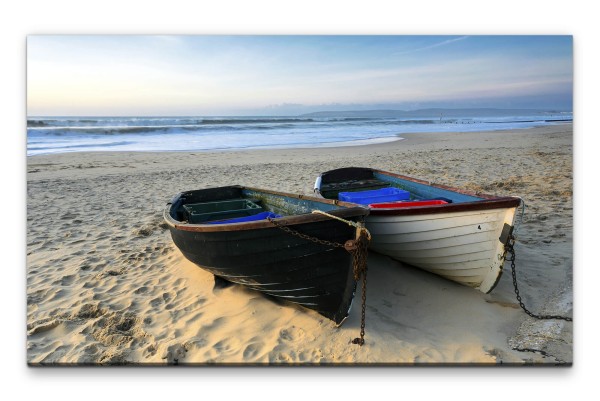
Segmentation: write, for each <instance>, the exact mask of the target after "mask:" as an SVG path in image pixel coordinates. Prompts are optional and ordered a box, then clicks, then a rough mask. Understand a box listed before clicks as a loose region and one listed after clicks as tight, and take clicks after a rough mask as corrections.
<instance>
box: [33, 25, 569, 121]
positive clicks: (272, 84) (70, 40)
mask: <svg viewBox="0 0 600 401" xmlns="http://www.w3.org/2000/svg"><path fill="white" fill-rule="evenodd" d="M572 98H573V43H572V37H571V36H460V35H459V36H216V35H215V36H135V35H98V36H84V35H71V36H35V35H34V36H29V37H28V38H27V114H28V115H30V116H36V115H37V116H51V115H95V116H101V115H295V114H300V113H304V112H311V111H318V110H354V109H356V110H365V109H380V108H386V109H403V110H410V109H416V108H427V107H449V108H459V107H469V108H471V107H497V108H551V109H563V110H571V108H572Z"/></svg>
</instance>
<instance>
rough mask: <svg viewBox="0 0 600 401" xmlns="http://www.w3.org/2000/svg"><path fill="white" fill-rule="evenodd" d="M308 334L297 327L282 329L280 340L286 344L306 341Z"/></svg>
mask: <svg viewBox="0 0 600 401" xmlns="http://www.w3.org/2000/svg"><path fill="white" fill-rule="evenodd" d="M305 336H306V333H305V331H304V330H303V329H301V328H298V327H296V326H292V327H288V328H286V329H282V330H281V331H280V332H279V339H280V340H282V341H285V342H297V341H301V340H303V339H304V337H305Z"/></svg>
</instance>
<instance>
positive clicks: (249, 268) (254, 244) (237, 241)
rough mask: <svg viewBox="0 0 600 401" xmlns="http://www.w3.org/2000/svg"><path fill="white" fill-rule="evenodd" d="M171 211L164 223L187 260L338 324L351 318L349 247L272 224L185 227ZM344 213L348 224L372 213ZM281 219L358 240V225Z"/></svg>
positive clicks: (314, 232) (332, 237)
mask: <svg viewBox="0 0 600 401" xmlns="http://www.w3.org/2000/svg"><path fill="white" fill-rule="evenodd" d="M227 196H231V195H230V194H227ZM319 202H320V201H317V204H318V203H319ZM175 203H177V201H176V200H175ZM172 208H173V205H171V206H170V207H168V208H167V210H166V211H165V212H166V213H165V219H166V220H167V222H168V223H170V224H169V228H170V231H171V236H172V238H173V241H174V243H175V245H176V246H177V247H178V248H179V249H180V250H181V252H182V253H183V255H184V256H185V257H186V258H187V259H189V260H190V261H191V262H193V263H195V264H196V265H198V266H199V267H201V268H202V269H204V270H206V271H209V272H210V273H212V274H214V275H216V276H219V277H221V278H224V279H226V280H228V281H231V282H233V283H238V284H242V285H244V286H246V287H248V288H250V289H253V290H257V291H260V292H262V293H264V294H267V295H269V296H272V297H275V298H278V299H281V300H285V301H288V302H292V303H296V304H298V305H301V306H304V307H306V308H309V309H312V310H315V311H317V312H318V313H320V314H321V315H323V316H325V317H327V318H329V319H331V320H333V321H334V322H335V323H336V324H338V325H339V324H341V323H342V321H343V320H344V319H345V318H346V317H347V315H348V312H349V309H350V306H351V303H352V299H353V297H354V291H355V287H356V283H355V281H354V277H353V266H352V255H351V254H350V253H349V252H347V251H346V250H345V249H343V248H338V247H332V246H330V245H322V244H319V243H315V242H312V241H309V240H307V239H303V238H300V237H297V236H294V235H291V234H289V233H287V232H284V231H282V230H281V229H279V228H277V227H274V226H273V225H272V224H271V223H269V222H260V223H245V224H237V225H221V226H212V227H210V226H208V225H189V224H188V225H181V224H177V222H174V221H173V218H172V217H173V216H172V213H171V212H172V211H173V210H172ZM340 211H342V210H340ZM343 212H344V214H345V217H344V218H346V219H350V220H357V219H358V220H362V219H363V218H364V216H365V215H366V214H367V213H368V211H366V210H364V209H357V208H352V209H351V210H349V209H346V210H343ZM332 213H334V212H332ZM285 220H288V221H287V222H286V221H285ZM281 221H282V223H281V224H284V225H287V226H288V227H290V228H291V229H293V230H296V231H298V232H301V233H303V234H306V235H309V236H311V237H315V238H319V239H322V240H326V241H331V242H337V243H341V244H343V243H345V242H346V241H347V240H349V239H354V237H355V228H354V227H351V226H349V225H347V224H345V223H343V222H340V221H338V220H333V219H330V218H326V217H325V218H324V216H320V215H311V214H309V215H306V216H305V215H302V216H290V217H288V218H284V219H281ZM235 226H237V227H235Z"/></svg>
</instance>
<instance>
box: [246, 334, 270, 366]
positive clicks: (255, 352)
mask: <svg viewBox="0 0 600 401" xmlns="http://www.w3.org/2000/svg"><path fill="white" fill-rule="evenodd" d="M264 348H265V343H264V342H262V341H260V339H259V338H258V337H254V338H251V339H250V344H248V345H247V346H246V348H244V352H243V356H244V361H251V360H256V357H257V356H260V355H262V354H263V352H262V351H263V349H264Z"/></svg>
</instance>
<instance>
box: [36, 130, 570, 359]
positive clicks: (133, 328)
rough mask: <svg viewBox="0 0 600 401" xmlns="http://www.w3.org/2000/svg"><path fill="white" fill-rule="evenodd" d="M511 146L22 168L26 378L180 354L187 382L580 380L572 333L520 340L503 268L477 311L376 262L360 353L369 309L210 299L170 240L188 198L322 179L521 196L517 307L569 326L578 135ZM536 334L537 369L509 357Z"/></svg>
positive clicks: (80, 160) (308, 184)
mask: <svg viewBox="0 0 600 401" xmlns="http://www.w3.org/2000/svg"><path fill="white" fill-rule="evenodd" d="M502 132H503V133H504V134H503V135H498V133H497V131H492V132H488V131H485V132H479V133H473V132H467V133H429V134H422V133H418V134H402V136H403V137H405V139H404V140H400V141H394V142H388V143H380V144H370V145H363V146H349V147H327V148H323V147H320V148H310V149H306V148H292V149H260V150H244V151H232V152H227V153H225V152H206V153H203V152H150V153H145V152H144V153H142V152H106V153H105V152H85V153H84V152H82V153H79V152H76V153H64V154H51V155H36V156H29V157H27V171H28V172H27V193H28V198H27V203H28V216H27V218H28V221H27V253H28V255H27V300H28V307H27V325H28V331H29V333H30V335H29V336H28V351H27V360H28V362H29V363H31V364H34V365H35V364H61V363H63V364H71V363H92V364H93V363H100V364H105V363H109V364H110V363H149V364H168V363H169V362H172V360H171V361H170V360H169V352H171V355H172V354H173V353H175V352H181V349H183V350H184V351H183V352H184V354H185V358H184V359H183V363H184V364H185V363H188V364H210V363H224V364H286V365H287V364H337V363H340V364H358V365H365V364H367V365H368V364H393V365H395V364H400V365H415V364H416V365H419V364H427V365H429V364H441V365H444V364H448V365H453V364H459V365H462V364H473V365H481V364H499V363H502V364H515V365H525V364H530V363H533V364H556V363H566V364H570V362H572V323H565V324H564V325H563V328H561V329H560V330H558V331H556V328H553V329H552V331H549V329H546V328H544V327H545V326H544V325H543V324H542V325H541V326H539V325H538V326H536V325H535V324H534V325H533V326H532V325H529V324H524V322H526V321H527V319H528V316H527V315H526V314H525V313H524V312H523V311H522V310H520V309H519V306H518V303H516V299H515V294H514V291H513V288H512V281H511V277H510V268H509V267H508V270H507V266H506V265H505V274H504V275H503V276H502V277H501V279H500V282H499V284H498V286H497V287H496V289H494V291H492V292H491V293H490V294H481V293H479V292H477V291H475V290H473V289H471V288H467V287H463V286H460V285H458V284H456V283H453V282H449V281H447V280H444V279H442V278H440V277H439V276H435V275H432V274H429V273H426V272H424V271H422V270H418V269H415V268H412V267H410V266H406V265H402V264H401V263H399V262H395V261H393V260H391V259H389V258H387V257H384V256H382V255H379V254H376V253H374V252H370V254H369V266H370V272H369V285H370V286H369V291H368V297H367V307H368V308H367V325H366V337H365V340H366V344H365V346H363V347H360V348H359V347H355V348H353V347H350V346H348V341H349V339H351V338H353V337H355V336H356V334H357V327H358V324H359V322H360V316H359V315H360V313H359V312H360V311H359V310H358V309H360V308H356V307H353V308H352V311H351V313H350V316H349V317H348V319H347V321H346V322H345V323H344V325H343V326H342V327H340V328H339V329H335V328H334V327H332V326H333V325H332V324H329V323H328V322H327V321H323V320H322V319H319V318H318V316H316V314H314V313H310V312H306V311H304V310H302V309H299V308H290V307H288V306H285V305H280V304H275V303H273V302H271V301H270V300H268V299H266V298H265V297H262V296H259V295H257V294H256V293H254V292H252V291H250V290H247V289H245V288H243V287H241V286H231V287H227V288H224V289H218V288H214V283H213V279H212V275H210V274H208V273H206V272H205V271H203V270H201V269H200V268H198V267H196V266H195V265H193V264H191V263H190V262H188V261H187V260H186V259H185V258H183V256H182V255H181V253H180V252H179V251H178V250H177V249H176V248H175V247H174V245H173V243H172V241H171V239H170V236H169V235H168V231H165V230H164V227H163V226H162V210H163V208H164V205H165V204H166V202H168V201H169V200H170V199H171V197H172V196H173V195H175V194H176V193H178V192H181V191H185V190H190V189H199V188H203V187H210V186H221V185H231V184H239V185H248V186H255V187H263V188H271V189H279V190H281V191H284V192H292V193H301V194H305V195H311V194H312V185H313V183H314V180H315V178H316V176H317V175H318V173H320V172H322V171H326V170H329V169H332V168H337V167H342V166H370V167H373V168H379V169H382V170H387V171H393V172H398V173H400V174H405V175H408V176H412V177H415V178H420V179H426V180H429V181H433V182H438V183H445V184H447V185H450V186H455V187H460V188H465V189H470V190H479V191H481V192H487V193H496V194H498V195H502V194H506V195H515V196H522V197H524V198H525V201H526V203H527V210H526V213H525V219H524V223H523V225H522V227H521V228H520V241H519V242H518V244H517V247H518V248H517V252H518V253H517V255H518V256H519V266H518V269H519V288H520V289H521V291H522V296H523V300H524V302H525V304H526V305H527V306H528V308H529V309H531V310H532V311H534V312H537V311H539V310H540V309H542V307H543V306H544V305H546V304H547V305H546V306H547V307H550V305H555V306H556V308H557V309H563V310H552V311H547V312H552V313H553V314H570V313H572V293H571V292H570V284H569V283H570V281H569V280H565V278H571V277H572V259H573V255H572V252H573V243H572V237H573V232H572V230H573V215H572V214H573V211H572V186H573V182H572V156H573V153H572V144H573V135H572V125H571V124H560V125H555V126H546V127H543V128H533V129H524V130H514V131H502ZM38 216H44V218H43V219H39V218H38ZM546 241H550V242H546ZM563 283H564V284H563ZM564 285H566V286H567V287H564ZM356 297H358V298H357V299H360V291H357V293H356ZM557 297H558V301H556V299H557ZM561 297H562V298H561ZM552 299H554V300H555V301H554V302H547V301H548V300H552ZM355 301H356V300H355ZM559 301H560V302H559ZM474 316H477V319H475V320H474V319H473V317H474ZM124 323H127V324H124ZM119 327H125V328H127V329H128V330H119V329H118V328H119ZM531 333H534V334H535V333H537V335H538V338H543V336H544V335H548V334H549V333H550V334H552V336H553V337H552V338H554V339H555V340H553V341H552V342H551V344H550V343H545V344H544V343H543V342H539V341H538V342H535V344H537V345H536V346H537V347H538V351H539V352H531V349H533V348H532V346H531V344H528V345H527V347H526V348H528V349H529V351H518V350H516V349H514V348H513V347H511V345H510V342H509V339H511V338H515V339H516V340H514V341H513V343H514V342H515V341H516V342H518V341H519V339H523V338H525V335H526V334H528V335H529V337H527V338H528V339H531V338H533V337H532V334H531ZM259 334H260V335H259ZM519 336H520V337H519ZM520 344H523V342H522V341H521V342H520ZM517 348H518V347H517ZM521 349H524V347H522V348H521ZM178 350H179V351H178Z"/></svg>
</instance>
